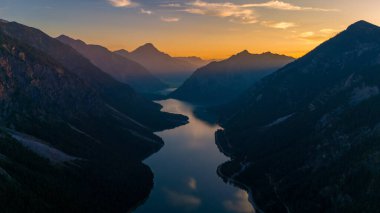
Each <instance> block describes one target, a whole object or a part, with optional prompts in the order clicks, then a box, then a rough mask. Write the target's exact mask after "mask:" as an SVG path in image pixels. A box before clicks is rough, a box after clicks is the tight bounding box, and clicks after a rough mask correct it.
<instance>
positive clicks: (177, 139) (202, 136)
mask: <svg viewBox="0 0 380 213" xmlns="http://www.w3.org/2000/svg"><path fill="white" fill-rule="evenodd" d="M158 103H160V104H161V105H163V106H164V108H163V110H164V111H166V112H172V113H178V114H183V115H186V116H188V117H189V118H190V120H189V121H190V123H189V124H187V125H185V126H181V127H178V128H176V129H172V130H167V131H163V132H160V133H157V134H158V135H159V136H160V137H162V138H163V140H164V141H165V146H164V147H163V148H162V149H161V150H160V151H159V152H158V153H156V154H154V155H153V156H151V157H150V158H149V159H147V160H146V161H145V163H146V164H147V165H149V166H150V168H151V169H152V170H153V172H154V175H155V178H154V182H155V186H154V188H153V190H152V192H151V195H150V197H149V198H148V199H147V201H146V202H145V204H143V205H142V206H140V207H139V208H138V209H137V210H136V211H135V212H136V213H152V212H165V213H181V212H205V213H212V212H217V213H224V212H225V213H251V212H254V210H253V208H252V205H251V204H250V203H249V201H248V194H247V193H246V192H245V191H243V190H240V189H238V188H235V187H233V186H232V185H229V184H226V183H224V182H223V180H222V179H221V178H220V177H219V176H218V175H217V172H216V170H217V168H218V166H219V165H220V164H222V163H224V162H226V161H228V160H229V159H228V158H227V157H226V156H224V155H223V154H222V153H221V152H219V150H218V148H217V146H216V145H215V138H214V133H215V131H216V130H217V129H219V128H220V127H219V126H218V125H213V124H209V123H207V122H204V121H202V120H200V119H198V118H196V117H195V116H194V114H193V106H192V105H190V104H187V103H184V102H181V101H178V100H172V99H171V100H165V101H160V102H158Z"/></svg>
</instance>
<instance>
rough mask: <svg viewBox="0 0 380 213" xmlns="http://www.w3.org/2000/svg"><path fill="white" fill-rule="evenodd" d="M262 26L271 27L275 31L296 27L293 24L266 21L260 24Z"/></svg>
mask: <svg viewBox="0 0 380 213" xmlns="http://www.w3.org/2000/svg"><path fill="white" fill-rule="evenodd" d="M261 24H262V25H264V26H266V27H271V28H276V29H282V30H286V29H288V28H291V27H296V26H297V25H296V24H295V23H293V22H268V21H263V22H261Z"/></svg>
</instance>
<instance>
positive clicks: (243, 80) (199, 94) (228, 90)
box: [171, 50, 294, 103]
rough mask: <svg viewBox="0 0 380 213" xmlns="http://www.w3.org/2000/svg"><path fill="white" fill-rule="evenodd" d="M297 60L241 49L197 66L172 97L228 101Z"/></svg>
mask: <svg viewBox="0 0 380 213" xmlns="http://www.w3.org/2000/svg"><path fill="white" fill-rule="evenodd" d="M292 61H294V59H293V58H291V57H288V56H284V55H277V54H273V53H269V52H268V53H263V54H251V53H249V52H248V51H246V50H245V51H243V52H241V53H238V54H236V55H234V56H232V57H230V58H228V59H226V60H223V61H220V62H213V63H210V64H208V65H207V66H204V67H202V68H200V69H198V70H197V71H196V72H195V73H193V74H192V76H191V77H190V78H189V79H188V80H186V81H185V83H184V84H183V85H182V86H180V87H179V88H178V89H177V90H176V91H174V92H173V93H172V94H171V97H174V98H177V99H181V100H186V101H190V102H202V103H204V102H208V103H223V102H224V103H226V102H228V101H231V100H232V99H234V98H236V97H238V96H239V95H240V94H241V93H242V92H243V91H245V90H247V89H248V88H249V87H250V86H251V85H252V84H254V83H255V82H257V81H258V80H260V79H262V78H263V77H265V76H267V75H269V74H270V73H272V72H274V71H276V70H278V69H279V68H281V67H283V66H284V65H286V64H288V63H290V62H292Z"/></svg>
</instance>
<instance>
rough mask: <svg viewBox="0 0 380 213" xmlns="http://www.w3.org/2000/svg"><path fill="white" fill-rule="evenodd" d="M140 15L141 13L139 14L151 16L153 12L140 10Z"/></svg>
mask: <svg viewBox="0 0 380 213" xmlns="http://www.w3.org/2000/svg"><path fill="white" fill-rule="evenodd" d="M140 13H141V14H147V15H152V14H153V11H151V10H144V9H141V10H140Z"/></svg>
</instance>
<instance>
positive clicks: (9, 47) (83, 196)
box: [0, 22, 184, 212]
mask: <svg viewBox="0 0 380 213" xmlns="http://www.w3.org/2000/svg"><path fill="white" fill-rule="evenodd" d="M0 42H1V46H0V70H1V75H0V113H1V116H0V141H1V142H0V180H1V181H0V197H1V199H0V206H1V209H2V211H4V212H126V211H129V210H131V208H133V207H134V206H135V205H136V204H137V203H139V202H141V200H143V199H144V198H145V197H146V196H148V194H149V192H150V190H151V188H152V186H153V175H152V173H151V171H150V169H149V168H148V167H146V166H145V165H143V164H142V163H141V161H142V160H143V159H145V158H146V157H147V156H149V155H150V154H152V153H153V152H156V151H157V150H159V149H160V148H161V146H162V145H163V142H162V140H161V139H160V138H159V137H158V136H156V135H154V134H153V133H152V130H151V128H150V127H148V126H146V125H147V124H150V125H152V127H153V126H156V128H161V127H160V126H159V125H158V124H159V123H160V122H162V121H164V122H167V121H169V122H171V124H170V125H173V124H174V123H177V124H178V121H181V120H182V122H183V119H184V118H183V116H176V115H169V114H161V113H159V112H158V111H159V107H158V106H157V105H155V104H153V103H151V102H149V101H146V100H144V99H142V98H141V97H139V96H138V95H137V94H136V93H134V92H133V90H132V89H130V88H129V87H128V86H126V85H124V84H122V83H118V82H117V81H115V80H114V79H113V78H112V77H110V76H108V75H107V74H105V73H103V72H102V71H101V70H99V69H98V68H96V67H95V66H94V65H92V64H91V63H90V62H89V61H88V60H87V59H85V58H83V57H82V56H81V55H80V54H78V53H77V52H76V51H75V50H73V49H72V48H71V47H68V46H66V45H64V44H62V43H61V42H59V41H57V40H55V39H53V38H50V37H49V36H47V35H46V34H44V33H42V32H41V31H38V30H36V29H33V28H28V27H26V26H23V25H20V24H17V23H14V22H9V23H8V22H1V23H0ZM116 92H119V93H125V95H123V96H116ZM111 95H115V96H114V97H109V96H111ZM107 96H108V97H107ZM117 98H126V99H125V100H123V101H121V100H118V99H117ZM145 104H146V105H148V106H145ZM122 107H130V108H132V109H130V108H129V109H128V108H126V109H122V110H119V108H122ZM133 108H134V109H133ZM137 109H140V110H141V112H142V113H146V116H149V114H151V115H155V116H156V117H153V118H152V117H151V118H147V119H146V120H136V118H138V117H139V116H138V114H137V113H135V112H136V111H137ZM161 118H162V119H166V121H165V120H161ZM148 119H151V120H152V121H149V120H148ZM173 120H174V122H173ZM169 122H167V123H169ZM154 124H156V125H154ZM165 125H167V126H168V124H165ZM170 125H169V126H170Z"/></svg>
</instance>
